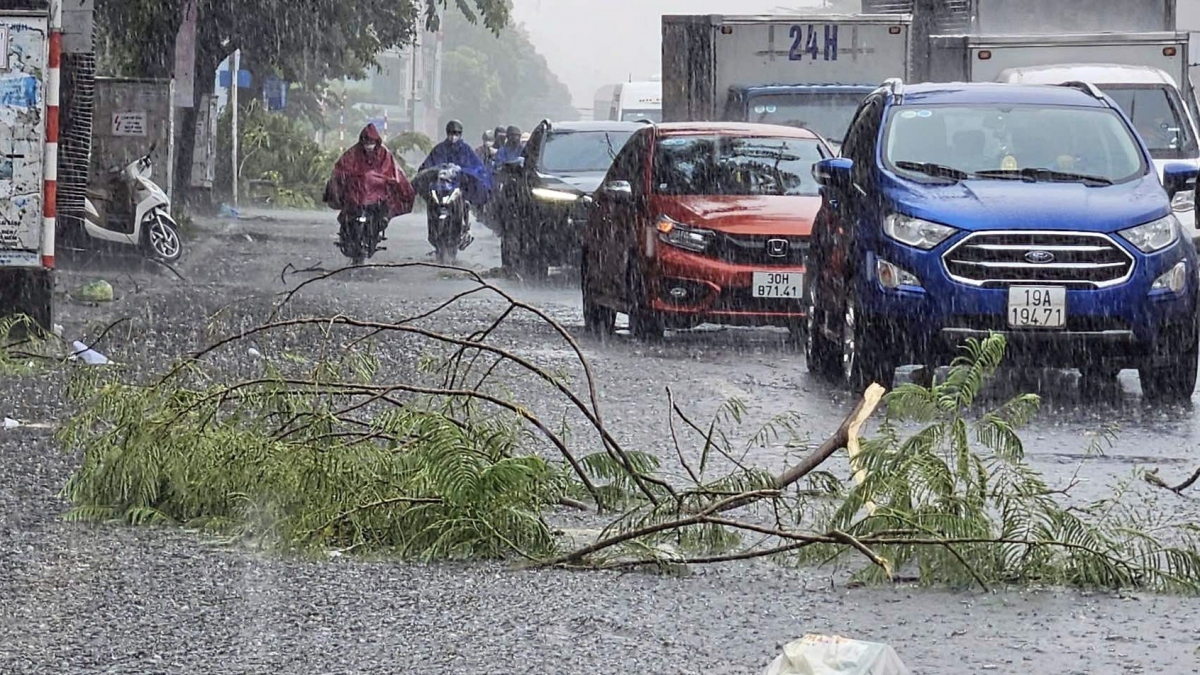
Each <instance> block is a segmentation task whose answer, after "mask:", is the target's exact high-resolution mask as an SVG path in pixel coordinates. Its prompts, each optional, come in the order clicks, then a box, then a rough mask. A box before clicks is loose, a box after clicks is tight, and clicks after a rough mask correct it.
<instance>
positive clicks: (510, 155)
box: [492, 125, 525, 170]
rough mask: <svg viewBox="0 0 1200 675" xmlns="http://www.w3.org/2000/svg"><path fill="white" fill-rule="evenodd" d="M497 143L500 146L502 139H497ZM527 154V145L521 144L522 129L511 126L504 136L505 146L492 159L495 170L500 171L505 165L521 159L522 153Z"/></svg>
mask: <svg viewBox="0 0 1200 675" xmlns="http://www.w3.org/2000/svg"><path fill="white" fill-rule="evenodd" d="M495 143H496V144H497V145H499V144H500V139H496V140H495ZM523 152H525V144H524V143H522V142H521V128H520V127H518V126H516V125H513V126H510V127H509V128H508V129H507V130H506V131H505V134H504V145H503V146H501V147H500V149H499V150H498V151H497V152H496V156H495V157H494V158H493V159H492V167H493V170H495V169H499V168H500V167H501V166H503V165H504V164H506V163H508V162H511V161H513V160H516V159H520V158H521V153H523Z"/></svg>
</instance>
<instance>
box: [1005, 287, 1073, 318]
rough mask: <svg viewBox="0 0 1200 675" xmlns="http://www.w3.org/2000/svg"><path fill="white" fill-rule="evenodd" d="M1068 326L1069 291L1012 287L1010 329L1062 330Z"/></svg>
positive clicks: (1009, 315) (1009, 311) (1059, 288)
mask: <svg viewBox="0 0 1200 675" xmlns="http://www.w3.org/2000/svg"><path fill="white" fill-rule="evenodd" d="M1066 325H1067V289H1066V288H1063V287H1062V286H1010V287H1009V288H1008V326H1009V328H1062V327H1063V326H1066Z"/></svg>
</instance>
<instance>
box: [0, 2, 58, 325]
mask: <svg viewBox="0 0 1200 675" xmlns="http://www.w3.org/2000/svg"><path fill="white" fill-rule="evenodd" d="M13 4H19V5H20V6H22V7H25V9H3V10H0V59H2V60H0V317H11V316H13V315H15V314H24V315H26V316H29V317H30V318H32V319H33V320H34V321H36V322H37V323H38V324H40V325H41V327H42V328H44V329H45V330H51V329H52V327H53V325H52V321H53V311H52V309H53V307H52V305H53V289H54V274H53V272H54V235H55V206H56V202H55V181H56V179H57V164H58V162H57V159H58V156H57V153H58V143H57V141H58V139H57V134H58V127H57V125H58V111H57V107H58V73H59V58H60V55H61V39H62V33H61V25H62V24H61V8H59V7H57V3H56V4H55V6H53V7H52V6H51V5H50V4H49V3H44V2H43V3H39V2H29V3H13ZM7 6H9V5H7V4H6V7H7Z"/></svg>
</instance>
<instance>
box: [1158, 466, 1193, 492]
mask: <svg viewBox="0 0 1200 675" xmlns="http://www.w3.org/2000/svg"><path fill="white" fill-rule="evenodd" d="M1145 476H1146V482H1147V483H1149V484H1151V485H1156V486H1158V487H1160V488H1163V489H1164V490H1170V491H1171V492H1174V493H1175V494H1177V495H1178V494H1183V491H1184V490H1186V489H1188V488H1190V487H1192V485H1193V484H1195V482H1196V481H1197V480H1200V468H1198V469H1196V470H1195V471H1193V472H1192V475H1191V477H1190V478H1188V479H1187V480H1185V481H1183V482H1182V483H1180V484H1179V485H1176V486H1174V487H1172V486H1170V485H1167V483H1166V481H1164V480H1163V479H1161V478H1159V477H1158V469H1155V470H1154V471H1147V472H1146V473H1145Z"/></svg>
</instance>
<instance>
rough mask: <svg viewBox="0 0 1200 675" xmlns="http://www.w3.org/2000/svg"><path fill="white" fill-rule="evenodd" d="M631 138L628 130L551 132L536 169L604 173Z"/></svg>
mask: <svg viewBox="0 0 1200 675" xmlns="http://www.w3.org/2000/svg"><path fill="white" fill-rule="evenodd" d="M632 135H633V130H632V129H631V130H629V131H552V132H550V133H548V134H546V140H545V144H544V145H543V146H542V152H541V159H540V160H539V162H538V167H537V168H538V170H539V171H542V172H544V173H579V172H585V171H607V170H608V167H609V165H611V164H612V160H613V157H616V155H617V153H618V152H620V150H621V146H623V145H625V141H627V140H629V137H630V136H632Z"/></svg>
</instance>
